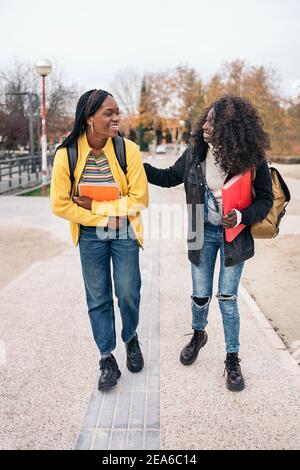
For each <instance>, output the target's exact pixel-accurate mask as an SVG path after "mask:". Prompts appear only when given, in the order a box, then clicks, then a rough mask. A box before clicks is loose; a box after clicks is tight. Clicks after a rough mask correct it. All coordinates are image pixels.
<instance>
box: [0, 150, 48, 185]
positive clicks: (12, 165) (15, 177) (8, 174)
mask: <svg viewBox="0 0 300 470" xmlns="http://www.w3.org/2000/svg"><path fill="white" fill-rule="evenodd" d="M53 157H54V156H53V155H48V156H47V167H48V170H49V169H51V168H52V166H53ZM49 173H50V172H49ZM41 174H42V157H41V155H27V156H24V157H20V156H10V157H9V158H6V159H0V194H3V193H5V192H9V191H11V190H13V189H18V188H23V187H24V188H26V187H28V186H31V185H32V184H38V183H39V182H40V181H41Z"/></svg>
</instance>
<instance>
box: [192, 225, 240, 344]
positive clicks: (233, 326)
mask: <svg viewBox="0 0 300 470" xmlns="http://www.w3.org/2000/svg"><path fill="white" fill-rule="evenodd" d="M219 250H220V272H219V282H218V294H217V298H218V301H219V307H220V311H221V314H222V319H223V328H224V335H225V342H226V351H227V352H229V353H231V352H238V351H239V345H240V343H239V333H240V317H239V310H238V303H237V296H238V295H237V294H238V286H239V282H240V278H241V274H242V270H243V267H244V262H242V263H239V264H237V265H235V266H230V267H225V264H224V244H223V226H222V225H212V224H210V223H205V224H204V245H203V247H202V249H201V253H200V264H199V266H195V265H194V264H192V281H193V295H192V316H193V322H192V328H194V329H196V330H198V331H200V330H204V329H205V327H206V325H207V323H208V322H207V316H208V310H209V304H210V301H211V297H212V291H213V278H214V269H215V264H216V258H217V253H218V251H219Z"/></svg>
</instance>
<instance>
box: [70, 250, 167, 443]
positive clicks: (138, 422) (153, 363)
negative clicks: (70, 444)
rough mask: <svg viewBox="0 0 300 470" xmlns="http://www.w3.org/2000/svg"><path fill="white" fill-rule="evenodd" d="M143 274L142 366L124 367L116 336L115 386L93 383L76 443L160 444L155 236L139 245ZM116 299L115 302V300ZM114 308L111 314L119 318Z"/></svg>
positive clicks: (157, 287)
mask: <svg viewBox="0 0 300 470" xmlns="http://www.w3.org/2000/svg"><path fill="white" fill-rule="evenodd" d="M141 271H142V279H143V288H142V299H141V313H140V325H139V329H138V333H139V340H140V342H141V348H142V351H143V355H144V359H145V367H144V369H143V370H142V371H141V372H139V373H138V374H132V373H131V372H129V371H128V370H127V368H126V357H125V349H124V345H123V343H122V341H121V339H120V321H119V322H118V324H117V330H118V331H117V337H118V338H119V343H118V346H117V349H116V351H115V356H116V359H117V361H118V364H119V367H120V370H121V372H122V375H121V378H120V379H119V381H118V385H117V387H116V388H115V389H113V390H111V391H109V392H105V393H101V392H99V391H98V389H97V382H96V383H95V386H94V389H93V392H92V396H91V399H90V403H89V405H88V409H87V413H86V416H85V418H84V422H83V425H82V430H81V432H80V435H79V438H78V441H77V444H76V449H159V446H160V435H159V426H160V417H159V242H158V241H151V244H150V243H148V245H147V249H146V250H145V251H141ZM115 304H116V303H115ZM119 317H120V316H119V313H118V312H116V319H119Z"/></svg>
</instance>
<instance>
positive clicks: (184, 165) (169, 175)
mask: <svg viewBox="0 0 300 470" xmlns="http://www.w3.org/2000/svg"><path fill="white" fill-rule="evenodd" d="M202 150H203V152H207V144H203V149H202ZM144 167H145V171H146V174H147V178H148V181H149V183H152V184H154V185H156V186H161V187H164V188H170V187H172V186H177V185H179V184H181V183H184V187H185V193H186V202H187V207H188V237H187V241H188V256H189V260H190V261H191V262H192V263H193V264H195V265H199V262H200V250H201V248H202V246H203V240H204V193H205V184H204V179H203V175H202V170H201V163H200V158H197V157H196V156H195V155H193V154H192V152H191V148H190V147H188V148H187V150H185V152H184V153H183V154H182V155H181V157H179V158H178V160H177V161H176V162H175V163H174V165H172V166H171V167H170V168H166V169H159V168H155V167H153V166H151V165H150V164H149V163H145V164H144ZM232 176H234V175H232V174H229V175H227V177H226V180H225V181H227V180H228V179H230V178H232ZM253 186H254V191H255V199H254V201H253V203H252V204H251V205H250V206H249V207H247V208H246V209H244V210H242V211H241V213H242V223H243V224H245V225H247V227H246V228H245V229H244V230H242V232H241V233H240V234H239V235H238V236H237V237H236V238H235V239H234V240H233V241H232V242H231V243H227V242H226V240H225V236H224V252H225V266H234V265H235V264H238V263H240V262H241V261H245V260H247V259H249V258H251V257H252V256H253V255H254V240H253V237H252V235H251V233H250V228H251V225H252V224H254V223H256V222H259V221H261V220H263V219H264V218H265V217H266V215H267V214H268V212H269V210H270V209H271V207H272V204H273V193H272V181H271V177H270V172H269V168H268V165H267V162H266V161H264V162H262V163H261V165H260V166H259V167H258V168H257V170H256V176H255V180H254V182H253ZM224 233H225V232H224Z"/></svg>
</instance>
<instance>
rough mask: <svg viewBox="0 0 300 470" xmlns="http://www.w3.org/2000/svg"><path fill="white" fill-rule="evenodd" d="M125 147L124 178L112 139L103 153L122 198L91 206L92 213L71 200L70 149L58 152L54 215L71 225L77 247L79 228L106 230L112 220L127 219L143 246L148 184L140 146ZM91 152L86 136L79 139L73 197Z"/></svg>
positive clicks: (53, 183) (53, 188) (53, 185)
mask: <svg viewBox="0 0 300 470" xmlns="http://www.w3.org/2000/svg"><path fill="white" fill-rule="evenodd" d="M124 140H125V145H126V160H127V174H126V176H125V175H124V172H123V171H122V169H121V167H120V165H119V162H118V160H117V157H116V155H115V152H114V147H113V142H112V139H111V138H109V139H108V140H107V142H106V145H105V147H104V149H103V151H104V154H105V156H106V158H107V160H108V163H109V166H110V169H111V172H112V175H113V177H114V179H115V181H116V182H117V183H119V184H120V189H121V198H120V199H117V200H114V201H106V202H97V201H93V202H92V209H91V210H87V209H84V208H83V207H79V206H78V205H77V204H75V202H73V201H72V198H71V197H70V189H71V181H70V169H69V163H68V154H67V149H66V148H65V147H64V148H61V149H59V150H58V151H57V152H56V155H55V158H54V165H53V173H52V179H51V189H50V200H51V207H52V211H53V212H54V214H55V215H57V216H59V217H63V218H64V219H67V220H69V221H70V228H71V235H72V240H73V243H74V245H75V246H76V245H77V244H78V240H79V225H80V224H81V225H87V226H90V227H96V226H101V227H105V226H106V225H107V223H108V218H109V217H118V216H120V217H121V216H128V218H129V221H130V223H131V226H132V228H133V230H134V232H135V235H136V238H137V241H138V243H139V245H140V246H143V223H142V217H141V214H140V211H141V210H142V209H145V208H146V207H147V206H148V183H147V177H146V173H145V170H144V167H143V163H142V159H141V154H140V151H139V149H138V146H137V145H136V144H135V143H134V142H131V141H130V140H127V139H124ZM90 151H91V148H90V146H89V144H88V141H87V138H86V133H83V134H82V135H81V136H80V137H79V139H78V161H77V165H76V168H75V171H74V178H75V182H74V184H73V190H72V196H74V195H75V194H77V186H78V182H79V180H80V178H81V175H82V172H83V170H84V167H85V163H86V159H87V156H88V154H89V152H90Z"/></svg>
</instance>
